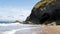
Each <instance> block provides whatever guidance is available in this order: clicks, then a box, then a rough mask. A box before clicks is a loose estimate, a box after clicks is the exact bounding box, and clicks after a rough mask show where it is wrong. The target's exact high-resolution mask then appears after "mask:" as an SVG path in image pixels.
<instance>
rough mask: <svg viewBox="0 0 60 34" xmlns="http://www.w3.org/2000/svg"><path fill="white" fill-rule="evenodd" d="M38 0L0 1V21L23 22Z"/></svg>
mask: <svg viewBox="0 0 60 34" xmlns="http://www.w3.org/2000/svg"><path fill="white" fill-rule="evenodd" d="M38 1H40V0H0V20H21V21H24V20H26V18H27V17H28V16H29V15H30V13H31V10H32V8H33V6H34V5H35V4H36V3H37V2H38Z"/></svg>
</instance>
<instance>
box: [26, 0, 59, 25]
mask: <svg viewBox="0 0 60 34" xmlns="http://www.w3.org/2000/svg"><path fill="white" fill-rule="evenodd" d="M29 22H32V23H33V24H44V23H45V24H49V23H52V22H56V24H57V25H58V24H60V23H59V22H60V0H42V1H40V2H38V3H37V4H36V5H35V6H34V8H33V9H32V12H31V14H30V16H29V17H27V19H26V23H29Z"/></svg>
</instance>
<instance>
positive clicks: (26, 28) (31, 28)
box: [0, 23, 41, 34]
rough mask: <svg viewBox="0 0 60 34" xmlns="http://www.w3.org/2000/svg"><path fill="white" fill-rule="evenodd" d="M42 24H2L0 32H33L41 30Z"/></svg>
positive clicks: (30, 33)
mask: <svg viewBox="0 0 60 34" xmlns="http://www.w3.org/2000/svg"><path fill="white" fill-rule="evenodd" d="M40 27H41V26H40V25H29V24H20V23H11V24H0V34H33V33H34V32H36V31H40V30H41V28H40Z"/></svg>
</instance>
